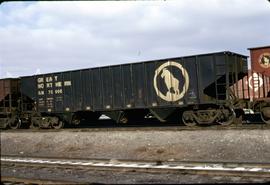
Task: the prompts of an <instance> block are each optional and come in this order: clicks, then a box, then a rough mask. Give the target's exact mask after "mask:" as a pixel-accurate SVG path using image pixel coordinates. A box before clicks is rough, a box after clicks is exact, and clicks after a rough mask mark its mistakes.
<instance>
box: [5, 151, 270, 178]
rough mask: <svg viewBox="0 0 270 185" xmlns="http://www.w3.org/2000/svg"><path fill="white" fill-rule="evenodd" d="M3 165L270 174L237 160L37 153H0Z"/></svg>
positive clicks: (265, 166) (267, 167) (263, 166)
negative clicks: (77, 156)
mask: <svg viewBox="0 0 270 185" xmlns="http://www.w3.org/2000/svg"><path fill="white" fill-rule="evenodd" d="M1 163H2V165H3V164H5V163H12V164H15V165H29V166H35V165H37V166H47V167H54V168H56V167H57V168H79V169H87V168H88V169H89V168H90V169H91V168H92V169H93V168H95V169H97V170H98V169H100V170H104V169H105V170H112V169H114V170H119V169H129V170H136V171H138V170H140V171H145V170H147V171H148V172H149V171H151V172H161V171H169V172H177V173H179V172H180V173H201V174H225V175H239V174H240V175H242V176H259V177H267V178H268V177H269V178H270V163H239V162H238V163H237V162H192V161H191V162H188V161H173V162H169V161H133V160H109V159H102V160H101V159H88V160H81V159H60V158H56V159H55V158H35V157H16V156H13V157H10V156H2V157H1Z"/></svg>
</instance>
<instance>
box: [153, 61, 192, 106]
mask: <svg viewBox="0 0 270 185" xmlns="http://www.w3.org/2000/svg"><path fill="white" fill-rule="evenodd" d="M169 66H174V67H176V68H178V69H179V70H180V72H181V74H182V76H183V77H184V84H183V89H182V91H181V92H180V89H179V87H180V81H179V79H177V77H176V76H174V75H173V73H172V72H170V71H169V70H168V67H169ZM159 74H160V77H161V79H162V80H163V81H164V84H165V85H166V93H165V94H164V93H162V92H161V91H160V89H159V88H158V85H157V81H158V80H157V78H158V76H159ZM188 87H189V75H188V73H187V71H186V69H185V68H184V67H183V66H182V65H181V64H179V63H177V62H174V61H168V62H166V63H164V64H162V65H161V66H159V68H157V69H156V71H155V76H154V88H155V91H156V94H157V96H159V97H160V98H162V99H163V100H165V101H169V102H175V101H178V100H180V99H181V98H183V97H184V95H185V94H186V92H187V90H188Z"/></svg>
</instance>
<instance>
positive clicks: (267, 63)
mask: <svg viewBox="0 0 270 185" xmlns="http://www.w3.org/2000/svg"><path fill="white" fill-rule="evenodd" d="M259 64H260V65H261V66H262V67H263V68H269V67H270V53H263V54H262V55H261V56H260V58H259Z"/></svg>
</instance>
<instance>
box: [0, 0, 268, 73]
mask: <svg viewBox="0 0 270 185" xmlns="http://www.w3.org/2000/svg"><path fill="white" fill-rule="evenodd" d="M269 17H270V3H269V2H268V1H267V0H166V1H164V0H160V1H158V0H157V1H94V2H93V1H80V2H42V1H38V2H30V1H29V2H4V3H2V4H1V5H0V78H7V77H19V76H29V75H34V74H40V73H41V74H42V73H49V72H57V71H66V70H74V69H83V68H91V67H97V66H106V65H111V64H123V63H131V62H140V61H146V60H154V59H162V58H171V57H180V56H188V55H194V54H202V53H211V52H217V51H232V52H236V53H240V54H243V55H249V51H248V50H247V48H250V47H257V46H265V45H270V24H269V23H270V21H269Z"/></svg>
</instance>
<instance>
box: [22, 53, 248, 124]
mask: <svg viewBox="0 0 270 185" xmlns="http://www.w3.org/2000/svg"><path fill="white" fill-rule="evenodd" d="M246 73H247V56H244V55H240V54H237V53H232V52H227V51H225V52H217V53H209V54H202V55H193V56H186V57H178V58H168V59H162V60H153V61H146V62H138V63H130V64H121V65H112V66H105V67H97V68H90V69H82V70H74V71H66V72H56V73H50V74H42V75H36V76H27V77H21V92H22V94H24V95H26V96H27V97H29V98H30V99H32V100H33V101H34V103H35V108H36V110H35V111H36V112H37V114H36V115H34V116H32V118H31V119H32V122H33V123H34V125H35V124H36V126H39V127H40V122H41V123H42V124H43V125H44V127H47V126H48V125H53V126H54V127H56V128H57V127H62V126H63V124H64V123H71V124H79V123H80V121H81V120H83V119H87V120H97V119H98V118H99V117H100V115H102V114H104V115H107V116H108V117H110V118H112V119H113V120H115V121H116V122H118V123H126V122H128V121H130V120H137V119H144V118H145V117H147V116H149V115H151V116H153V117H155V118H157V119H158V120H160V121H161V122H165V121H168V120H170V119H178V120H179V121H180V122H183V123H184V124H186V125H189V126H192V125H195V124H211V123H220V124H230V123H231V122H232V121H233V120H234V119H235V117H237V115H238V113H237V109H233V108H235V107H233V102H232V101H231V98H232V97H231V91H230V90H229V89H230V88H229V87H230V86H232V85H233V84H235V83H236V82H238V80H240V79H242V78H243V77H244V75H245V74H246Z"/></svg>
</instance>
